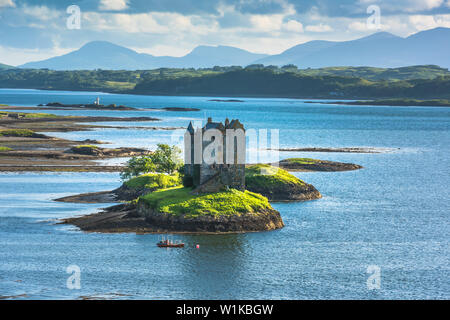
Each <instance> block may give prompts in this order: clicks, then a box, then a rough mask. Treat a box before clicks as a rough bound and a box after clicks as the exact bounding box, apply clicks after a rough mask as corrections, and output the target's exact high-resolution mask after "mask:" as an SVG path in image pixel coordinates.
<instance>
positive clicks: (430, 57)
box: [255, 28, 450, 68]
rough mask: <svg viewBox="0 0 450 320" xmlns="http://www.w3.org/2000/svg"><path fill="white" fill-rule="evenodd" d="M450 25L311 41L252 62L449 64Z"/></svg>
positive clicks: (301, 65) (389, 65)
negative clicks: (404, 32)
mask: <svg viewBox="0 0 450 320" xmlns="http://www.w3.org/2000/svg"><path fill="white" fill-rule="evenodd" d="M449 57H450V28H436V29H432V30H427V31H422V32H419V33H416V34H414V35H411V36H409V37H407V38H401V37H398V36H395V35H393V34H391V33H388V32H379V33H375V34H373V35H370V36H368V37H364V38H361V39H357V40H352V41H344V42H332V41H310V42H307V43H305V44H300V45H298V46H295V47H292V48H290V49H288V50H286V51H284V52H283V53H281V54H278V55H273V56H269V57H266V58H263V59H260V60H257V61H256V62H255V63H261V64H264V65H285V64H295V65H297V66H298V67H299V68H323V67H330V66H371V67H381V68H395V67H404V66H411V65H426V64H434V65H439V66H441V67H446V68H448V67H450V58H449Z"/></svg>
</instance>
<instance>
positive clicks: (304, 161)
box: [283, 158, 321, 165]
mask: <svg viewBox="0 0 450 320" xmlns="http://www.w3.org/2000/svg"><path fill="white" fill-rule="evenodd" d="M283 161H287V162H289V163H292V164H301V165H304V164H316V163H319V162H321V160H317V159H311V158H289V159H285V160H283Z"/></svg>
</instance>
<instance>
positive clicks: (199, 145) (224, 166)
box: [184, 118, 246, 192]
mask: <svg viewBox="0 0 450 320" xmlns="http://www.w3.org/2000/svg"><path fill="white" fill-rule="evenodd" d="M184 139H185V141H184V145H185V175H186V177H189V178H190V179H192V183H193V185H194V187H200V186H201V187H202V188H201V189H202V190H203V191H202V192H215V191H218V190H219V189H223V188H234V189H239V190H245V156H246V146H245V129H244V126H243V125H242V124H241V123H240V122H239V120H237V119H236V120H232V121H231V122H230V121H229V120H228V119H226V120H225V125H224V124H223V123H221V122H213V121H212V119H211V118H208V121H207V123H206V124H205V126H204V127H203V128H201V129H197V130H195V129H194V127H193V125H192V123H190V124H189V126H188V128H187V130H186V133H185V136H184Z"/></svg>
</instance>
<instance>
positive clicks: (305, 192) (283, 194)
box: [247, 183, 322, 201]
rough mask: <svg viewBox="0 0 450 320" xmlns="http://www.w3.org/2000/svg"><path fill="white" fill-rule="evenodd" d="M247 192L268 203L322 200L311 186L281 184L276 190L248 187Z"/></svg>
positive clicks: (263, 187) (265, 187) (264, 187)
mask: <svg viewBox="0 0 450 320" xmlns="http://www.w3.org/2000/svg"><path fill="white" fill-rule="evenodd" d="M247 190H249V191H251V192H255V193H259V194H262V195H263V196H265V197H266V198H267V199H269V201H307V200H316V199H320V198H322V195H321V194H320V192H319V191H318V190H317V189H316V188H315V187H314V186H313V185H311V184H307V183H303V184H302V185H300V184H283V185H280V186H279V187H277V188H276V189H274V188H271V187H269V186H256V185H255V186H254V185H252V186H248V187H247Z"/></svg>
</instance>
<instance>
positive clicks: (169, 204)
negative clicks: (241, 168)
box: [139, 187, 273, 218]
mask: <svg viewBox="0 0 450 320" xmlns="http://www.w3.org/2000/svg"><path fill="white" fill-rule="evenodd" d="M191 191H192V189H191V188H183V187H174V188H169V189H163V190H160V191H156V192H152V193H149V194H147V195H145V196H142V197H140V200H139V201H143V202H144V203H145V204H146V205H148V206H149V207H150V208H152V209H153V210H156V211H158V212H163V213H168V214H173V215H185V216H186V217H190V218H194V217H199V216H203V215H213V216H220V215H241V214H243V213H259V212H264V211H265V210H267V209H270V210H273V209H272V207H271V205H270V204H269V201H268V200H267V198H265V197H264V196H262V195H259V194H256V193H253V192H250V191H245V192H242V191H238V190H234V189H231V190H229V191H224V192H218V193H212V194H202V195H193V194H191Z"/></svg>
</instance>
